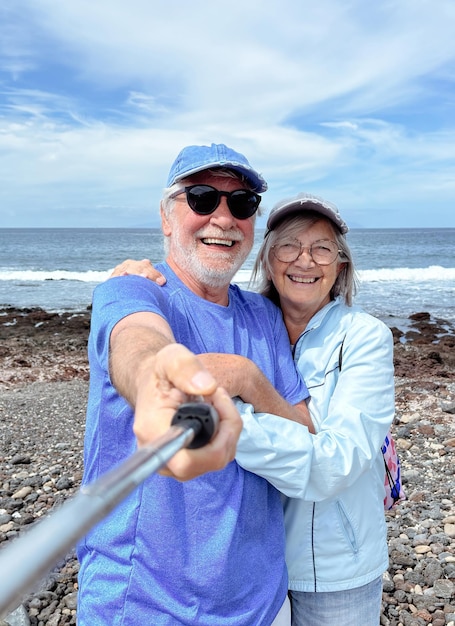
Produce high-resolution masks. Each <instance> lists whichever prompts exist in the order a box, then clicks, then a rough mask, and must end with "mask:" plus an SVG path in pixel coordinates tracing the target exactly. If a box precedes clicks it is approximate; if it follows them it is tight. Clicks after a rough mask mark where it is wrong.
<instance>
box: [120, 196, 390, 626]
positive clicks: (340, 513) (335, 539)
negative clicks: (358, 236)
mask: <svg viewBox="0 0 455 626" xmlns="http://www.w3.org/2000/svg"><path fill="white" fill-rule="evenodd" d="M347 231H348V227H347V225H346V224H345V222H344V221H343V219H342V218H341V216H340V214H339V211H338V209H337V207H336V206H335V205H333V204H332V203H330V202H327V201H325V200H323V199H321V198H318V197H316V196H312V195H309V194H305V193H302V194H298V195H297V196H295V197H294V198H290V199H287V200H284V201H282V202H279V203H278V204H277V205H276V206H275V207H274V209H273V210H272V212H271V214H270V217H269V219H268V222H267V232H266V235H265V238H264V242H263V244H262V246H261V249H260V251H259V254H258V258H257V261H256V265H255V270H254V273H253V276H254V278H255V279H256V282H257V283H258V287H259V289H260V291H262V293H263V294H264V295H265V296H267V297H268V298H270V299H271V300H272V301H273V302H274V303H275V304H276V305H277V306H279V307H280V308H281V310H282V312H283V317H284V321H285V323H286V327H287V330H288V334H289V339H290V342H291V347H292V350H293V353H294V358H295V362H296V365H297V367H298V369H299V371H300V372H301V374H302V376H303V377H304V379H305V381H306V384H307V386H308V389H309V391H310V394H311V398H310V401H309V409H310V413H311V417H312V420H313V424H314V427H315V431H316V433H315V434H311V433H310V431H309V430H308V429H307V428H306V427H304V426H301V425H300V424H296V423H295V422H291V421H289V420H283V419H282V418H281V417H277V416H275V415H271V414H257V413H255V412H254V406H253V405H254V400H252V399H249V401H250V402H251V403H252V404H245V403H244V402H242V401H241V400H237V404H238V406H239V409H240V410H241V413H242V417H243V420H244V428H243V431H242V434H241V436H240V441H239V443H238V446H237V454H236V461H237V462H238V463H239V464H240V465H242V466H243V467H244V468H246V469H248V470H250V471H252V472H254V473H256V474H259V475H260V476H263V477H264V478H266V479H267V480H269V481H270V482H271V483H272V484H273V485H274V486H275V487H277V489H279V490H280V491H281V492H282V493H283V494H285V495H286V496H288V497H285V498H284V515H285V524H286V561H287V565H288V570H289V589H290V592H289V593H290V598H291V606H292V624H293V626H333V624H336V625H337V626H378V624H379V620H380V612H381V598H382V574H383V572H384V571H385V570H386V569H387V567H388V549H387V531H386V523H385V516H384V459H383V455H382V453H381V446H382V444H383V441H384V438H385V436H386V433H387V431H388V429H389V427H390V425H391V423H392V420H393V416H394V384H393V341H392V335H391V332H390V330H389V329H388V328H387V327H386V326H385V324H383V323H382V322H381V321H379V320H378V319H376V318H374V317H372V316H371V315H369V314H367V313H366V312H365V311H363V310H362V309H361V308H360V307H358V306H355V305H353V304H352V299H353V295H354V293H355V288H356V281H355V270H354V265H353V260H352V255H351V252H350V250H349V246H348V244H347V241H346V237H345V235H346V233H347ZM119 267H120V268H121V269H120V270H117V271H118V272H120V271H131V270H132V269H133V270H134V271H135V272H136V273H139V271H141V272H142V273H144V270H145V274H147V275H149V277H151V278H155V279H156V273H153V271H152V272H147V270H146V269H145V268H144V265H143V264H142V265H141V264H137V265H136V267H135V266H134V265H131V264H130V265H127V266H125V265H124V264H122V266H119ZM226 358H229V355H227V356H226ZM237 363H238V361H237ZM218 374H219V371H218ZM253 567H254V564H253ZM252 575H254V571H252Z"/></svg>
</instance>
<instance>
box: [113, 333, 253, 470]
mask: <svg viewBox="0 0 455 626" xmlns="http://www.w3.org/2000/svg"><path fill="white" fill-rule="evenodd" d="M123 332H124V333H127V332H128V331H126V330H125V331H123ZM194 395H199V396H203V398H204V400H205V401H207V402H209V403H211V404H212V405H213V406H214V408H215V409H216V411H217V412H218V415H219V418H220V421H219V427H218V431H217V432H216V433H215V435H214V437H213V438H212V440H211V441H210V443H208V444H207V445H205V446H204V447H202V448H199V449H197V450H188V449H184V450H181V451H180V452H178V453H177V454H175V455H174V457H173V458H172V459H171V460H170V461H169V462H168V464H167V467H166V468H164V469H162V470H161V471H160V473H161V474H163V475H165V476H172V477H174V478H176V479H178V480H182V481H183V480H190V479H191V478H195V477H196V476H199V475H201V474H204V473H206V472H212V471H216V470H220V469H222V468H223V467H225V466H226V465H227V464H228V463H229V462H230V461H232V460H233V459H234V456H235V452H236V445H237V441H238V438H239V436H240V432H241V430H242V420H241V418H240V415H239V413H238V412H237V409H236V408H235V406H234V404H233V402H232V400H231V399H230V397H229V395H228V393H227V392H226V391H225V390H224V389H223V388H222V387H219V386H218V384H217V382H216V381H215V379H214V378H213V376H212V375H211V374H209V372H208V371H207V370H206V369H205V368H204V367H203V366H202V364H201V362H200V361H199V360H198V358H197V357H196V356H195V355H194V354H193V353H192V352H190V351H189V350H188V349H187V348H185V347H184V346H182V345H180V344H176V343H170V344H168V345H166V346H164V347H163V348H161V349H160V350H159V351H158V352H156V354H151V355H150V356H147V358H146V359H144V360H143V361H142V363H141V366H140V367H139V368H138V369H137V371H136V384H135V393H134V396H135V397H131V396H130V400H132V403H133V405H134V408H135V413H134V425H133V430H134V433H135V435H136V438H137V441H138V445H139V446H144V445H147V444H153V442H154V441H155V440H156V439H157V438H159V437H160V436H161V435H163V434H164V433H165V432H166V431H167V430H168V429H169V427H170V425H171V420H172V418H173V416H174V413H175V412H176V411H177V409H178V408H179V406H180V405H181V404H182V403H183V402H187V401H188V399H189V396H194Z"/></svg>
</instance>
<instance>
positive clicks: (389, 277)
mask: <svg viewBox="0 0 455 626" xmlns="http://www.w3.org/2000/svg"><path fill="white" fill-rule="evenodd" d="M358 275H359V278H360V281H361V282H362V283H376V282H381V283H386V282H406V283H421V282H426V281H443V282H447V281H454V282H455V267H440V266H438V265H432V266H431V267H423V268H422V267H421V268H409V267H396V268H383V269H378V270H360V271H359V272H358ZM250 276H251V270H240V271H239V272H237V274H236V275H235V276H234V282H235V283H239V284H246V283H248V282H249V280H250Z"/></svg>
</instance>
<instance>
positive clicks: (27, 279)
mask: <svg viewBox="0 0 455 626" xmlns="http://www.w3.org/2000/svg"><path fill="white" fill-rule="evenodd" d="M262 238H263V231H262V230H258V231H257V233H256V238H255V245H254V248H253V251H252V253H251V254H250V256H249V258H248V259H247V261H246V263H245V265H244V267H243V268H242V269H241V270H240V271H239V272H238V274H237V275H236V277H235V279H234V282H237V283H238V284H240V285H241V286H242V287H245V288H247V286H248V281H249V278H250V274H251V269H252V267H253V263H254V258H255V255H256V252H257V250H258V249H259V246H260V243H261V241H262ZM348 241H349V244H350V247H351V249H352V251H353V255H354V261H355V264H356V268H357V271H358V275H359V278H360V290H359V293H358V295H357V297H356V302H357V303H359V304H361V305H362V306H363V307H364V308H365V309H366V310H367V311H368V312H369V313H371V314H372V315H375V316H377V317H379V318H381V319H383V320H384V321H386V322H387V323H388V324H389V325H398V326H400V325H401V326H403V325H406V320H407V318H408V317H409V315H411V314H412V313H417V312H422V311H426V312H429V313H430V314H431V315H432V316H433V317H434V318H438V319H444V320H447V321H449V322H450V323H451V324H454V323H455V228H447V229H397V230H392V229H354V230H352V231H350V232H349V233H348ZM126 258H136V259H142V258H150V259H151V260H152V262H155V263H156V262H158V261H160V260H161V259H162V258H163V248H162V236H161V232H160V230H158V229H47V228H43V229H27V228H20V229H0V308H3V307H7V306H14V307H19V308H30V307H41V308H43V309H46V310H48V311H81V310H85V309H86V308H87V306H88V305H89V304H90V302H91V296H92V291H93V289H94V287H95V286H96V285H97V284H98V283H99V282H101V281H103V280H105V279H106V278H107V277H108V276H109V273H110V271H111V269H112V268H113V267H114V266H115V265H117V264H118V263H120V262H121V261H122V260H124V259H126Z"/></svg>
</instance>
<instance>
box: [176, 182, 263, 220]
mask: <svg viewBox="0 0 455 626" xmlns="http://www.w3.org/2000/svg"><path fill="white" fill-rule="evenodd" d="M182 193H186V201H187V202H188V205H189V207H190V208H191V209H192V210H193V211H194V212H195V213H197V214H198V215H210V214H211V213H213V212H214V211H215V210H216V208H217V207H218V206H219V204H220V202H221V197H222V196H225V197H226V200H227V205H228V207H229V211H230V212H231V213H232V215H233V216H234V217H235V218H236V219H238V220H246V219H248V218H249V217H251V216H252V215H254V214H255V213H256V211H257V210H258V207H259V203H260V202H261V196H260V195H258V194H257V193H255V192H254V191H250V190H249V189H236V191H220V190H219V189H215V187H212V186H211V185H190V186H189V187H185V188H184V189H181V190H180V191H176V192H175V193H173V194H172V195H171V198H176V197H177V196H179V195H180V194H182Z"/></svg>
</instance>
